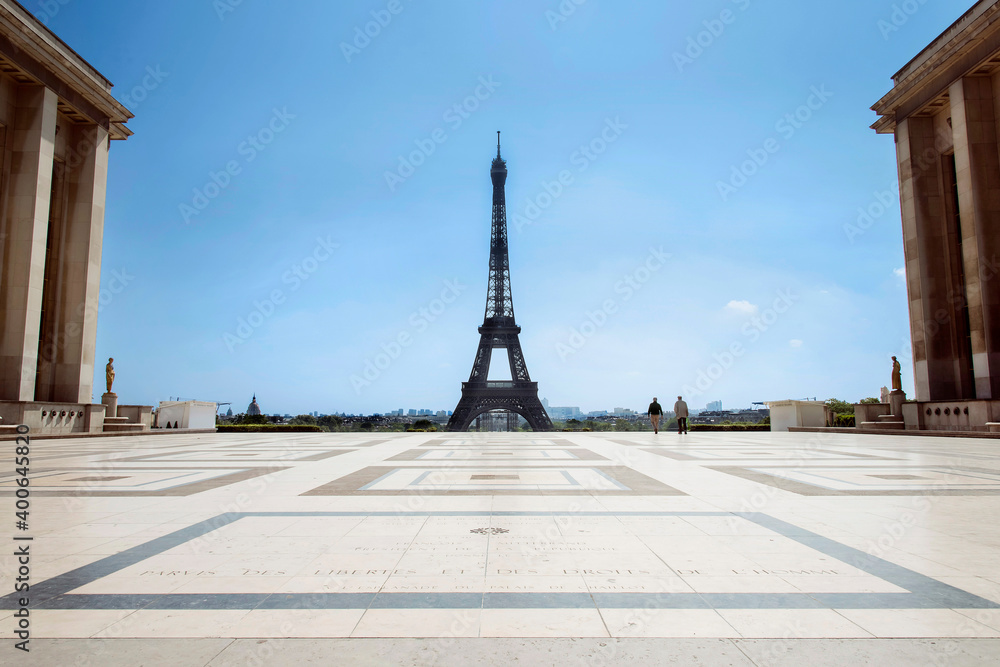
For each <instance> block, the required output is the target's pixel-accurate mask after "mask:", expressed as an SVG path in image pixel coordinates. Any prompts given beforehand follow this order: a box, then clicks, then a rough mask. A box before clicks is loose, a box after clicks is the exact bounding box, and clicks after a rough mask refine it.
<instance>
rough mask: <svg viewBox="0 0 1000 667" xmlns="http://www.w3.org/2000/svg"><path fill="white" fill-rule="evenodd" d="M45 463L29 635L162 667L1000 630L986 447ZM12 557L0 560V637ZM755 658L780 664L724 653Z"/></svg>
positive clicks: (747, 652) (764, 447) (209, 439)
mask: <svg viewBox="0 0 1000 667" xmlns="http://www.w3.org/2000/svg"><path fill="white" fill-rule="evenodd" d="M32 459H33V463H34V464H35V465H36V466H38V467H33V468H32V470H31V489H32V497H31V498H32V506H31V514H30V516H29V523H30V531H29V532H28V533H25V534H23V535H22V534H21V533H19V534H18V536H19V537H20V536H31V537H32V538H33V539H32V540H31V542H30V544H31V551H32V560H31V590H30V595H31V610H32V611H31V613H32V619H33V631H34V637H36V638H45V637H81V638H82V637H94V638H100V637H114V638H129V637H135V638H143V639H142V641H141V642H139V643H137V644H130V645H129V646H130V647H131V648H129V649H128V650H129V651H130V652H132V651H134V652H135V655H134V658H135V660H134V661H140V662H141V661H145V662H148V663H149V664H155V663H157V662H158V661H159V662H162V656H161V657H159V658H157V657H151V655H150V654H148V653H144V652H143V651H145V650H146V648H149V647H150V645H148V644H147V642H149V641H153V640H152V639H149V638H153V637H155V638H169V637H173V638H178V639H181V640H184V641H185V642H188V643H184V644H181V645H178V646H179V648H177V649H174V650H177V651H179V652H183V651H185V650H187V647H188V646H190V647H191V650H194V647H195V643H194V640H196V639H197V638H208V637H219V638H223V640H224V641H229V640H227V639H225V638H239V637H254V638H267V637H300V638H312V637H318V638H337V637H403V638H405V637H429V638H434V640H435V641H452V640H454V638H456V637H482V638H486V637H521V638H524V637H565V638H583V637H594V638H605V640H607V639H609V638H618V639H620V640H622V641H624V640H625V639H626V638H638V637H646V638H665V637H670V638H681V637H702V638H729V639H731V640H732V641H734V642H736V641H742V642H746V641H747V638H776V639H773V641H775V642H778V643H777V644H774V645H773V646H772V648H774V649H775V650H777V649H778V648H780V650H781V651H782V652H785V651H794V647H795V646H797V645H799V644H798V642H803V641H806V638H808V637H820V638H837V637H840V638H851V639H852V641H859V640H865V639H867V640H873V638H876V637H910V638H913V637H930V638H933V639H932V640H931V641H932V642H933V643H928V644H927V645H926V646H922V647H921V648H920V651H922V653H921V652H920V651H917V652H916V653H912V656H916V657H913V658H912V659H914V660H917V661H918V662H919V656H920V655H927V656H929V655H931V653H932V652H933V651H935V650H939V648H935V647H941V646H944V645H945V644H946V642H951V641H952V639H949V638H955V637H980V638H1000V577H998V576H997V574H996V572H997V568H996V563H997V562H998V560H1000V542H998V540H997V537H996V533H995V531H994V530H993V526H994V524H995V521H994V518H995V517H996V516H1000V497H998V496H997V491H998V490H1000V453H998V452H997V450H996V449H995V447H993V446H992V442H990V441H980V440H974V439H961V438H958V439H954V438H948V439H943V438H933V437H924V438H909V437H906V436H864V435H854V434H777V433H775V434H772V433H746V434H728V433H692V434H688V435H685V436H683V437H681V436H678V435H677V434H674V433H666V432H664V433H661V434H658V435H654V434H651V433H550V434H530V433H525V434H481V435H480V434H437V433H412V434H392V435H381V436H380V435H375V436H373V435H364V434H282V435H271V434H231V435H230V434H218V435H212V434H197V435H186V434H177V435H173V434H171V435H161V436H155V437H154V436H128V437H120V438H95V439H77V440H72V439H70V440H55V441H45V440H37V441H34V442H33V447H32ZM0 473H2V476H0V489H2V490H0V493H3V494H5V495H7V494H10V493H11V492H12V491H13V489H14V487H13V479H12V477H11V475H10V473H11V471H0ZM11 530H12V529H11V527H10V526H7V527H6V528H4V531H6V532H5V534H7V533H9V532H10V531H11ZM5 551H9V552H10V553H11V554H12V553H13V550H12V549H11V550H5ZM17 568H18V564H17V563H16V559H15V558H13V557H12V555H8V554H7V553H3V554H0V623H4V622H11V621H12V620H13V619H12V618H11V615H12V614H13V611H14V609H13V607H14V602H15V601H14V599H13V596H12V595H11V594H10V591H12V590H13V586H14V579H15V577H16V576H18V575H17V572H18V569H17ZM781 638H785V639H781ZM189 640H190V641H189ZM156 641H160V639H157V640H156ZM480 641H481V640H480ZM518 641H521V640H518ZM672 641H675V642H676V639H674V640H672ZM574 645H575V644H574ZM48 646H49V645H47V644H41V645H39V648H42V647H45V648H46V650H48ZM234 646H235V644H234ZM256 646H258V644H256V643H251V644H249V645H248V651H249V652H248V653H246V654H245V655H243V657H239V658H235V659H236V660H237V662H239V663H240V664H243V663H248V664H249V663H255V661H256V662H261V657H260V655H259V654H254V653H253V650H254V647H256ZM261 646H267V647H270V645H268V644H264V645H261ZM377 646H383V645H382V644H379V645H377ZM424 646H425V648H427V647H430V648H431V650H432V652H431V653H430V654H428V658H427V660H431V658H430V655H438V659H439V660H444V659H445V658H444V657H442V656H443V654H439V653H436V652H435V651H437V649H435V648H433V647H436V646H437V644H433V643H432V644H430V645H424ZM567 646H569V645H567ZM593 646H594V647H595V648H594V651H596V652H597V653H595V654H594V655H595V656H596V657H595V658H594V660H596V659H597V658H602V659H604V662H605V663H607V664H611V663H614V662H620V661H622V660H626V661H628V660H631V661H632V662H643V661H649V660H650V654H649V653H648V652H647V653H636V652H633V653H629V649H627V648H626V647H625V645H621V644H614V645H612V644H608V643H606V641H605V642H604V643H602V644H594V645H593ZM671 646H675V645H674V644H669V645H667V644H662V645H661V644H658V645H657V649H656V651H657V655H661V654H662V655H671V656H676V658H677V660H680V661H681V662H683V661H684V660H687V661H688V662H690V661H691V660H692V659H694V658H693V657H690V656H689V657H688V658H682V657H681V655H680V654H677V653H670V651H672V650H673V649H671V648H670V647H671ZM677 646H679V645H677ZM706 646H707V645H706ZM728 646H730V648H732V646H733V645H732V644H729V645H728ZM831 646H832V645H831ZM901 646H903V645H902V644H900V643H898V642H897V643H896V644H894V645H893V649H892V650H893V651H896V652H897V653H898V652H899V651H901V650H903V649H901V648H900V647H901ZM998 646H1000V645H998ZM88 647H90V645H89V644H88V645H87V646H83V647H82V648H81V651H82V653H84V654H85V653H87V652H88V651H90V648H92V647H90V648H88ZM962 647H963V648H962V649H961V650H962V651H964V652H965V653H964V654H967V655H970V656H971V655H974V656H976V657H975V658H970V660H972V662H970V663H969V664H983V662H984V661H983V656H989V655H991V654H990V653H989V649H983V648H976V647H975V646H973V645H966V644H963V645H962ZM675 648H676V647H675ZM33 649H34V646H33ZM149 650H152V649H151V648H149ZM219 650H221V648H220V649H216V653H217V652H218V651H219ZM269 650H270V648H269ZM289 650H291V649H289ZM387 650H388V649H387ZM441 650H445V649H444V645H442V648H441ZM467 650H473V648H472V647H466V648H465V649H463V651H467ZM475 650H478V649H475ZM498 650H501V649H498ZM609 650H617V651H619V653H617V654H616V655H614V656H609V655H608V654H606V653H603V654H602V653H601V652H602V651H603V652H606V651H609ZM713 650H714V649H713ZM906 650H913V651H916V649H911V648H907V649H906ZM546 651H550V649H546ZM664 651H666V652H664ZM755 651H757V653H755ZM723 652H725V651H723ZM130 654H131V653H130ZM321 654H322V655H326V653H323V652H322V651H321V653H320V654H316V655H321ZM464 654H465V653H463V655H464ZM501 654H502V650H501V653H497V654H496V655H501ZM782 654H783V653H782ZM47 655H48V654H47ZM164 655H165V654H164ZM449 655H451V654H449ZM470 655H471V654H470ZM476 655H478V654H476ZM552 655H554V654H550V653H548V652H547V653H546V654H545V655H544V656H541V655H540V657H539V659H538V660H537V661H536V662H538V661H541V662H545V661H552V660H553V658H552V657H551V656H552ZM695 655H699V652H698V650H695V649H692V652H691V656H695ZM789 655H792V654H791V653H790V654H789ZM831 655H832V654H831ZM836 655H838V656H840V657H839V658H838V660H839V659H846V658H844V654H842V653H838V654H836ZM907 655H910V654H907ZM942 655H943V654H942ZM956 655H959V654H957V653H956ZM67 656H68V654H67V655H60V656H56V655H55V654H51V655H50V657H48V658H45V659H43V663H44V664H65V663H67V662H69V663H72V662H73V660H75V658H73V657H72V656H68V657H67ZM293 656H294V657H293ZM546 656H547V657H546ZM626 656H632V657H631V658H627V657H626ZM746 656H755V657H754V660H753V661H752V663H753V664H757V665H763V664H772V663H774V662H775V660H777V658H778V657H780V656H778V655H777V654H774V655H769V654H764V653H760V651H759V650H758V648H755V647H754V646H752V645H750V644H746V643H744V644H740V650H738V651H736V653H732V654H730V653H726V654H725V656H721V655H717V656H716V658H718V659H719V660H722V661H723V662H725V663H726V664H750V662H747V660H748V658H747V657H746ZM893 656H894V657H892V658H887V659H886V660H885V662H886V664H893V662H894V661H895V662H896V663H899V662H900V661H901V660H904V659H903V658H900V657H899V656H898V655H896V653H893ZM278 657H280V658H281V659H282V660H285V662H286V663H288V664H292V663H294V662H295V661H296V660H299V661H301V662H308V661H309V660H313V661H315V659H316V658H315V656H314V657H309V656H306V655H304V654H299V653H295V652H294V651H293V652H290V653H288V654H287V656H286V655H282V656H276V657H274V659H277V658H278ZM993 657H996V656H995V654H994V655H993ZM415 659H416V658H415ZM210 660H211V658H209V659H206V660H203V661H201V662H199V663H198V664H207V663H208V662H209V661H210ZM379 660H383V661H384V660H385V656H382V657H376V656H374V655H373V657H372V661H374V662H378V661H379ZM594 660H592V659H590V658H587V659H586V660H584V661H585V662H587V661H590V662H594ZM706 660H708V661H709V662H711V660H709V659H708V658H706ZM134 661H133V662H134ZM425 661H426V660H425ZM265 662H266V661H265ZM597 662H600V660H597ZM987 662H988V660H987ZM40 664H41V663H40ZM109 664H110V663H109ZM115 664H117V663H115ZM122 664H130V661H129V660H125V661H124V662H122ZM220 664H221V663H220ZM225 664H228V663H225ZM949 664H956V665H957V664H963V663H962V662H961V660H958V659H956V660H953V661H951V662H950V663H949Z"/></svg>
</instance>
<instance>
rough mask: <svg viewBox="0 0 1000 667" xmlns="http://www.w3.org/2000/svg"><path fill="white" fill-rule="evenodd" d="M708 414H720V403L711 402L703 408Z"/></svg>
mask: <svg viewBox="0 0 1000 667" xmlns="http://www.w3.org/2000/svg"><path fill="white" fill-rule="evenodd" d="M705 409H706V410H708V411H709V412H722V401H712V402H711V403H709V404H708V405H706V406H705Z"/></svg>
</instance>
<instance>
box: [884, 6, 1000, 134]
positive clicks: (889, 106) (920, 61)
mask: <svg viewBox="0 0 1000 667" xmlns="http://www.w3.org/2000/svg"><path fill="white" fill-rule="evenodd" d="M998 51H1000V3H997V2H996V0H981V1H980V2H979V3H978V4H976V5H975V6H973V7H972V9H970V10H969V11H968V12H966V13H965V14H964V15H963V16H962V17H961V18H959V19H958V20H957V21H956V22H955V23H953V24H952V25H951V26H950V27H949V28H948V29H947V30H946V31H944V32H943V33H942V34H941V35H940V36H939V37H938V38H937V39H935V40H934V41H933V42H931V44H930V45H928V46H927V47H926V48H925V49H924V50H923V51H921V52H920V53H919V54H918V55H917V56H916V57H915V58H913V60H911V61H910V62H909V63H907V64H906V65H905V66H904V67H903V68H902V69H901V70H900V71H899V72H897V73H896V74H895V75H894V76H893V81H894V83H895V85H894V86H893V88H892V90H890V91H889V92H888V93H887V94H886V95H885V96H884V97H882V99H880V100H879V101H878V102H876V103H875V105H874V106H872V110H873V111H875V112H876V113H877V114H879V115H880V116H881V118H880V119H879V120H878V121H876V122H875V123H874V124H873V125H872V129H874V130H875V131H876V132H879V133H883V134H888V133H892V132H893V131H894V130H895V128H896V122H897V120H902V119H903V118H906V117H909V116H911V115H914V114H916V113H918V112H921V111H924V110H926V109H925V107H929V106H934V107H943V104H942V102H941V98H942V96H944V95H946V94H947V90H948V87H949V86H950V85H951V84H952V83H953V82H954V81H956V80H958V79H960V78H962V77H964V76H967V75H969V74H974V73H975V74H979V73H981V74H988V73H989V72H990V71H992V70H993V69H995V68H996V67H998V66H1000V58H998V57H997V56H998Z"/></svg>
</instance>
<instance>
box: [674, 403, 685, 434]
mask: <svg viewBox="0 0 1000 667" xmlns="http://www.w3.org/2000/svg"><path fill="white" fill-rule="evenodd" d="M674 414H675V415H676V416H677V434H678V435H680V434H681V433H687V432H688V404H687V403H685V402H684V399H683V398H681V397H680V396H678V397H677V402H676V403H674Z"/></svg>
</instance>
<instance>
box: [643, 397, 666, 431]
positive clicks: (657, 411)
mask: <svg viewBox="0 0 1000 667" xmlns="http://www.w3.org/2000/svg"><path fill="white" fill-rule="evenodd" d="M646 414H648V415H649V421H651V422H653V433H659V432H660V417H661V416H662V415H663V408H662V407H661V406H660V404H659V403H657V402H656V396H654V397H653V402H652V403H650V404H649V409H648V410H646Z"/></svg>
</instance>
